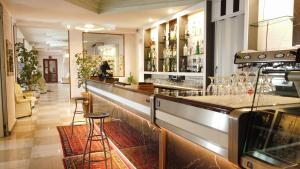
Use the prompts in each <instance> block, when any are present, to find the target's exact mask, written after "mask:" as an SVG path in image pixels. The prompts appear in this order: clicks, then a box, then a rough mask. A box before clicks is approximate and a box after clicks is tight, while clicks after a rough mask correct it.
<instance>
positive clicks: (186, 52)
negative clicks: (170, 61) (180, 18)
mask: <svg viewBox="0 0 300 169" xmlns="http://www.w3.org/2000/svg"><path fill="white" fill-rule="evenodd" d="M183 56H188V47H187V45H186V44H185V45H184V47H183Z"/></svg>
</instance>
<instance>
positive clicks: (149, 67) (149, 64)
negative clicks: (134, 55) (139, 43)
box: [147, 52, 152, 71]
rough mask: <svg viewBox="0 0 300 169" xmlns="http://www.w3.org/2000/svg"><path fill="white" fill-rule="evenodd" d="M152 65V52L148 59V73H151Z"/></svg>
mask: <svg viewBox="0 0 300 169" xmlns="http://www.w3.org/2000/svg"><path fill="white" fill-rule="evenodd" d="M151 63H152V58H151V52H149V53H148V59H147V71H151V67H152V65H151Z"/></svg>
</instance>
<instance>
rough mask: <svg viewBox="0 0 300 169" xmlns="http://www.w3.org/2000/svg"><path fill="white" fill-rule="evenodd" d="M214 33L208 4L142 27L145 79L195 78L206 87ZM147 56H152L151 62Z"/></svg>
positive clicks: (196, 6) (198, 5)
mask: <svg viewBox="0 0 300 169" xmlns="http://www.w3.org/2000/svg"><path fill="white" fill-rule="evenodd" d="M213 30H214V24H213V22H211V2H209V1H203V2H201V3H199V4H196V5H194V6H192V7H190V8H188V9H186V10H183V11H180V12H178V13H176V14H173V15H171V16H168V17H166V18H162V19H161V20H158V21H156V22H155V23H152V24H149V25H145V26H144V27H143V35H144V37H143V41H144V72H143V75H144V76H143V77H144V80H145V79H147V78H149V77H151V76H152V75H173V76H185V77H198V78H202V80H201V83H202V85H201V86H203V87H206V79H207V77H208V76H212V75H213V57H214V56H213V50H214V46H213V45H214V44H213V39H214V31H213ZM153 52H155V54H152V53H153ZM150 55H151V56H152V55H155V57H152V60H153V59H154V60H153V61H152V62H149V60H151V59H149V58H150V57H149V56H150ZM149 64H152V65H149ZM153 64H154V66H153ZM150 67H152V69H150ZM153 67H155V69H154V68H153Z"/></svg>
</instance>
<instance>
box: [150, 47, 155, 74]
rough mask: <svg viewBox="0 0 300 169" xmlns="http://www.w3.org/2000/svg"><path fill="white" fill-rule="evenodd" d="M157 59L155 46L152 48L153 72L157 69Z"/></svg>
mask: <svg viewBox="0 0 300 169" xmlns="http://www.w3.org/2000/svg"><path fill="white" fill-rule="evenodd" d="M155 61H156V54H155V48H154V49H153V50H152V67H151V71H152V72H155V70H156V66H155Z"/></svg>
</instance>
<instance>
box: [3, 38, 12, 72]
mask: <svg viewBox="0 0 300 169" xmlns="http://www.w3.org/2000/svg"><path fill="white" fill-rule="evenodd" d="M5 45H6V48H5V49H6V61H7V75H8V76H13V75H14V52H13V46H12V44H11V42H10V41H9V40H7V39H6V43H5Z"/></svg>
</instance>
